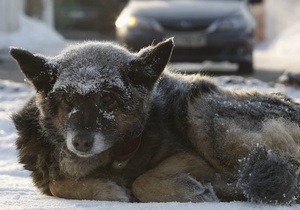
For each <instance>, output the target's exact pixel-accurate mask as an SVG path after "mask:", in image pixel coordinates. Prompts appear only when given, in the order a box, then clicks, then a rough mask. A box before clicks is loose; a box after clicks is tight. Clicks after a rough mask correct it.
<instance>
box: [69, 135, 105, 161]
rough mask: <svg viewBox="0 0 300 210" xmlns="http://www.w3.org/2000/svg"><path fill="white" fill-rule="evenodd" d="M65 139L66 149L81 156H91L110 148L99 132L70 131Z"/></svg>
mask: <svg viewBox="0 0 300 210" xmlns="http://www.w3.org/2000/svg"><path fill="white" fill-rule="evenodd" d="M66 140H67V148H68V150H69V151H71V152H72V153H74V154H75V155H77V156H79V157H83V158H88V157H92V156H94V155H97V154H100V153H102V152H104V151H105V150H107V149H108V148H110V145H108V144H107V143H106V142H105V137H104V136H103V135H102V134H101V133H100V132H96V133H94V132H87V131H83V132H75V131H70V132H68V133H67V137H66Z"/></svg>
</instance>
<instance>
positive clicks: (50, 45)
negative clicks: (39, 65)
mask: <svg viewBox="0 0 300 210" xmlns="http://www.w3.org/2000/svg"><path fill="white" fill-rule="evenodd" d="M19 20H20V29H19V30H17V31H15V32H13V33H4V32H0V50H7V49H8V48H9V47H10V46H16V47H22V48H24V49H27V50H29V51H31V52H39V53H42V54H45V55H55V54H57V53H58V52H59V51H61V50H62V49H63V48H64V47H65V45H66V44H67V42H66V40H65V39H64V38H63V37H62V36H61V35H60V34H59V33H57V32H55V31H54V30H53V29H52V28H50V27H49V26H46V25H45V24H44V23H42V22H41V21H39V20H36V19H34V18H30V17H28V16H25V15H23V14H20V15H19Z"/></svg>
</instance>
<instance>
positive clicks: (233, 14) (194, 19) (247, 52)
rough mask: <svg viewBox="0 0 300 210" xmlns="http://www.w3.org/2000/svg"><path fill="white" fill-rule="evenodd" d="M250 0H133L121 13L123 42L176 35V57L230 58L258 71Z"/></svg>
mask: <svg viewBox="0 0 300 210" xmlns="http://www.w3.org/2000/svg"><path fill="white" fill-rule="evenodd" d="M258 2H259V1H257V0H256V1H254V0H253V1H251V2H249V1H246V0H131V1H129V2H128V4H127V5H126V6H125V8H124V9H123V10H122V12H121V13H120V15H119V17H118V18H117V20H116V22H115V25H116V37H117V40H118V42H119V43H120V44H122V45H124V46H126V47H128V48H129V49H132V50H139V49H140V48H142V47H145V46H147V45H149V44H154V43H157V42H159V41H161V40H163V39H166V38H168V37H174V41H175V48H174V51H173V55H172V58H171V61H173V62H203V61H213V62H221V61H229V62H232V63H237V64H238V65H239V68H238V70H239V71H240V72H244V73H245V72H247V73H249V72H252V71H253V57H252V51H253V45H254V29H255V20H254V17H253V15H252V13H251V9H250V7H249V3H258Z"/></svg>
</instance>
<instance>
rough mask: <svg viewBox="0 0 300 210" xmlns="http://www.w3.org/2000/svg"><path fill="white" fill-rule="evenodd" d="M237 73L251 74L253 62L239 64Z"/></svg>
mask: <svg viewBox="0 0 300 210" xmlns="http://www.w3.org/2000/svg"><path fill="white" fill-rule="evenodd" d="M238 71H239V73H247V74H249V73H253V71H254V69H253V62H252V61H250V62H249V61H244V62H240V63H239V69H238Z"/></svg>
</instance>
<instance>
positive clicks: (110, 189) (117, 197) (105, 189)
mask: <svg viewBox="0 0 300 210" xmlns="http://www.w3.org/2000/svg"><path fill="white" fill-rule="evenodd" d="M94 199H95V200H107V201H122V202H129V201H131V199H132V198H131V195H130V193H129V192H128V190H127V189H126V188H125V187H122V186H119V185H117V184H116V183H114V182H110V181H108V182H106V183H103V184H101V185H100V186H99V187H98V189H97V190H96V193H95V195H94Z"/></svg>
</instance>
